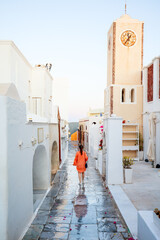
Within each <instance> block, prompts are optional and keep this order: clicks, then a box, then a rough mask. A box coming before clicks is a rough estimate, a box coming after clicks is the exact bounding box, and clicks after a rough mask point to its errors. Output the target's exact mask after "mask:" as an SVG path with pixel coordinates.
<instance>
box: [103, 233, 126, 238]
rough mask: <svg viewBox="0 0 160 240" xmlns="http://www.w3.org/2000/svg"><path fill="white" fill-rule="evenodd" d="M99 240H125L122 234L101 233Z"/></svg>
mask: <svg viewBox="0 0 160 240" xmlns="http://www.w3.org/2000/svg"><path fill="white" fill-rule="evenodd" d="M99 240H124V238H123V237H122V235H121V234H120V233H108V232H99Z"/></svg>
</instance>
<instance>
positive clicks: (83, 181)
mask: <svg viewBox="0 0 160 240" xmlns="http://www.w3.org/2000/svg"><path fill="white" fill-rule="evenodd" d="M82 182H83V183H84V172H82Z"/></svg>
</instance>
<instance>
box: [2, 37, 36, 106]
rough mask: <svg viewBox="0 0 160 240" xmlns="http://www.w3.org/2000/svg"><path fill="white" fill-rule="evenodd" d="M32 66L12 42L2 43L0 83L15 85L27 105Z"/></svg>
mask: <svg viewBox="0 0 160 240" xmlns="http://www.w3.org/2000/svg"><path fill="white" fill-rule="evenodd" d="M31 69H32V66H31V65H30V64H29V63H28V61H27V60H26V58H25V57H24V56H23V54H22V53H21V52H20V51H19V49H18V48H17V47H16V45H15V44H14V43H13V42H12V41H0V83H11V82H12V83H14V84H15V86H16V88H17V90H18V92H19V95H20V98H21V100H22V101H24V102H25V103H26V104H27V109H28V90H29V81H30V80H31Z"/></svg>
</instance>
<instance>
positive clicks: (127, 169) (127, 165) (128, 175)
mask: <svg viewBox="0 0 160 240" xmlns="http://www.w3.org/2000/svg"><path fill="white" fill-rule="evenodd" d="M133 164H134V163H133V159H132V158H130V157H128V156H124V157H123V169H124V182H125V183H132V174H133V169H132V168H131V166H132V165H133Z"/></svg>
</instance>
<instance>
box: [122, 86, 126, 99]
mask: <svg viewBox="0 0 160 240" xmlns="http://www.w3.org/2000/svg"><path fill="white" fill-rule="evenodd" d="M125 101H126V93H125V88H123V89H122V102H125Z"/></svg>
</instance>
